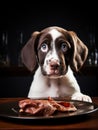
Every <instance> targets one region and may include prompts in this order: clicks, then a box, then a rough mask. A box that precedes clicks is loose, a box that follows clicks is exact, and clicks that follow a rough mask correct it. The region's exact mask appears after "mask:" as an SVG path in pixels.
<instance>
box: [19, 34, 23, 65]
mask: <svg viewBox="0 0 98 130" xmlns="http://www.w3.org/2000/svg"><path fill="white" fill-rule="evenodd" d="M18 42H19V44H18V66H19V67H21V66H23V63H22V60H21V49H22V47H23V45H24V39H23V32H20V34H19V40H18Z"/></svg>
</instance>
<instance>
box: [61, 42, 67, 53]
mask: <svg viewBox="0 0 98 130" xmlns="http://www.w3.org/2000/svg"><path fill="white" fill-rule="evenodd" d="M61 49H62V51H63V52H66V51H67V49H68V47H67V46H66V43H62V44H61Z"/></svg>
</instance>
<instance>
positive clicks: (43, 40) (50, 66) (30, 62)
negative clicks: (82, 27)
mask: <svg viewBox="0 0 98 130" xmlns="http://www.w3.org/2000/svg"><path fill="white" fill-rule="evenodd" d="M87 55H88V48H87V47H86V45H85V44H84V43H83V42H82V41H81V40H80V39H79V38H78V36H77V35H76V33H75V32H73V31H68V30H65V29H63V28H61V27H57V26H52V27H47V28H45V29H43V30H42V31H40V32H39V31H35V32H34V33H33V34H32V36H31V38H30V39H29V40H28V42H27V43H26V44H25V46H24V47H23V48H22V51H21V58H22V62H23V63H24V65H25V66H26V67H27V68H28V69H29V70H30V71H33V72H35V73H34V79H33V81H32V83H31V86H30V90H29V93H28V97H29V98H32V97H38V98H40V97H49V96H51V97H66V96H70V97H71V99H73V100H83V101H87V102H92V100H91V98H90V97H89V96H88V95H84V94H82V93H81V91H80V87H79V85H78V83H77V80H76V78H75V76H74V73H73V72H77V71H79V69H80V68H81V67H82V66H83V64H84V62H85V60H86V58H87Z"/></svg>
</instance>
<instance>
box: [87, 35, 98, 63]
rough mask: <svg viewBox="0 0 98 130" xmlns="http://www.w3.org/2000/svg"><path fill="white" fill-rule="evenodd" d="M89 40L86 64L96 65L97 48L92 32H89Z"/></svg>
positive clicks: (97, 58)
mask: <svg viewBox="0 0 98 130" xmlns="http://www.w3.org/2000/svg"><path fill="white" fill-rule="evenodd" d="M89 41H90V45H89V56H88V64H89V65H98V49H97V47H96V43H95V35H94V33H90V35H89Z"/></svg>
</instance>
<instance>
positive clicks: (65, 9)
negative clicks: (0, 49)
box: [0, 0, 98, 97]
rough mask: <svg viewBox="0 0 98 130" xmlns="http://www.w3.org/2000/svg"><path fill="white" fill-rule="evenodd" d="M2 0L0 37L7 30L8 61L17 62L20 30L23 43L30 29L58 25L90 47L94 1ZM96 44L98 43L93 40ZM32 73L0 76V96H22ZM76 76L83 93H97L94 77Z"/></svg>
mask: <svg viewBox="0 0 98 130" xmlns="http://www.w3.org/2000/svg"><path fill="white" fill-rule="evenodd" d="M33 2H34V1H27V2H24V1H23V2H20V1H13V2H10V3H9V2H8V1H3V2H2V3H0V41H1V35H2V33H3V32H7V34H8V48H9V56H10V65H11V66H13V65H14V66H17V65H18V60H17V59H18V46H19V36H20V33H21V32H22V33H23V46H24V44H25V43H26V42H27V41H28V39H29V38H30V36H31V34H32V32H34V31H40V30H41V29H44V28H45V27H48V26H60V27H63V28H65V29H67V30H72V31H75V32H76V33H77V35H78V36H79V38H80V39H81V40H82V41H83V42H84V43H85V44H86V45H87V46H88V48H89V49H90V34H93V35H94V36H95V28H96V25H95V22H96V18H97V13H96V7H95V5H96V3H95V2H94V3H93V2H90V1H89V2H87V3H85V1H78V2H77V1H74V2H73V1H69V2H68V1H67V2H66V1H64V2H62V1H48V0H47V1H46V2H43V1H35V3H33ZM94 46H96V47H97V48H98V44H96V43H94ZM32 78H33V77H32V76H25V75H24V76H22V77H18V76H14V77H10V76H7V77H2V76H1V77H0V89H1V90H0V93H1V94H0V97H11V96H14V97H16V96H26V95H27V93H28V90H29V87H30V84H31V81H32ZM77 80H78V82H79V84H80V86H81V89H82V91H83V92H84V93H86V94H89V95H91V96H96V95H98V93H97V90H98V88H97V85H98V83H97V77H96V75H93V76H88V77H87V76H85V75H84V76H81V77H80V76H79V77H77Z"/></svg>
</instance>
